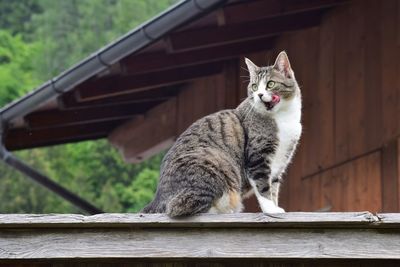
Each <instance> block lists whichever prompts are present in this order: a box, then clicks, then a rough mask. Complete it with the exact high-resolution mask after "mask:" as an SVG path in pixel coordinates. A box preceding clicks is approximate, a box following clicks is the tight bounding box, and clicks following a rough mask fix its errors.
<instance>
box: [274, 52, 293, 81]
mask: <svg viewBox="0 0 400 267" xmlns="http://www.w3.org/2000/svg"><path fill="white" fill-rule="evenodd" d="M274 69H276V70H277V71H279V72H281V73H282V74H283V75H285V77H287V78H291V77H292V75H293V71H292V68H291V67H290V62H289V58H288V56H287V54H286V52H285V51H282V52H280V53H279V55H278V56H277V57H276V60H275V64H274Z"/></svg>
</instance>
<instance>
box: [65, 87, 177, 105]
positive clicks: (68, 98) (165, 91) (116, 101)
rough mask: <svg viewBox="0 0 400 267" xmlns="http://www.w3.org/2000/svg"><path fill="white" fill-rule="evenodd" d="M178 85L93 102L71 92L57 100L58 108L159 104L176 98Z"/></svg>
mask: <svg viewBox="0 0 400 267" xmlns="http://www.w3.org/2000/svg"><path fill="white" fill-rule="evenodd" d="M180 88H181V86H180V85H173V86H169V87H159V88H154V89H152V90H146V91H138V92H135V91H134V92H132V93H130V94H124V95H117V96H111V97H107V98H100V99H95V100H86V101H85V99H78V97H77V96H76V94H75V92H71V93H68V94H65V95H63V96H61V97H60V98H59V99H58V103H59V106H60V108H61V109H62V110H72V109H81V108H88V107H105V106H119V105H124V104H131V105H133V104H138V103H154V102H157V103H159V102H160V101H166V100H168V99H170V98H172V97H174V96H176V95H177V94H178V92H179V90H180Z"/></svg>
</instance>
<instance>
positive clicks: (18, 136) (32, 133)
mask: <svg viewBox="0 0 400 267" xmlns="http://www.w3.org/2000/svg"><path fill="white" fill-rule="evenodd" d="M124 122H126V119H122V120H113V121H105V122H95V123H86V124H80V125H70V126H65V127H55V128H51V129H48V128H44V129H39V130H31V129H25V128H16V129H10V130H8V131H7V133H6V136H5V138H4V141H5V146H6V147H7V149H8V150H18V149H26V148H34V147H42V146H51V145H59V144H65V143H72V142H79V141H85V140H95V139H100V138H105V137H107V135H108V134H109V133H110V132H111V131H112V130H113V129H114V128H115V127H117V126H118V125H120V124H122V123H124Z"/></svg>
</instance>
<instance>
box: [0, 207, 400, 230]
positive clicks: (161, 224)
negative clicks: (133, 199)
mask: <svg viewBox="0 0 400 267" xmlns="http://www.w3.org/2000/svg"><path fill="white" fill-rule="evenodd" d="M383 217H385V218H387V219H385V220H384V219H382V218H383ZM386 221H388V222H389V223H390V224H393V223H400V217H399V216H398V215H397V216H395V215H393V214H389V215H386V214H379V218H378V217H376V216H375V215H373V214H372V213H370V212H367V211H364V212H288V213H279V214H267V213H231V214H199V215H195V216H191V217H183V218H177V219H174V218H170V217H168V216H167V215H165V214H128V213H103V214H97V215H92V216H85V215H80V214H0V229H34V228H35V229H36V228H45V229H53V228H71V229H75V228H88V229H95V228H107V227H108V228H127V227H128V228H132V229H135V228H182V227H183V228H186V227H189V228H192V227H196V228H197V227H199V228H242V227H246V228H247V227H256V228H260V229H261V228H271V227H272V228H277V227H287V228H314V227H327V228H349V227H350V228H364V227H367V228H382V227H383V228H384V227H386ZM388 227H389V226H388Z"/></svg>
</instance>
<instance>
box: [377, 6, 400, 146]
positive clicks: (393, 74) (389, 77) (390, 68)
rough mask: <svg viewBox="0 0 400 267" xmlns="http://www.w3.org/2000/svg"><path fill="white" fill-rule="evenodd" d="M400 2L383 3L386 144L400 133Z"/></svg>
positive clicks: (383, 76)
mask: <svg viewBox="0 0 400 267" xmlns="http://www.w3.org/2000/svg"><path fill="white" fill-rule="evenodd" d="M399 8H400V4H399V1H397V0H387V1H384V2H382V8H381V14H379V15H380V17H381V19H382V21H381V23H380V27H381V28H380V29H381V37H382V40H381V42H382V45H381V55H382V65H381V66H384V67H382V68H381V69H380V70H379V72H380V74H379V75H381V77H382V81H381V82H382V85H381V86H380V87H381V88H382V90H381V94H382V98H381V99H382V104H381V106H382V107H383V109H382V123H383V136H384V140H385V141H386V142H388V141H390V140H392V139H393V138H394V137H396V136H398V135H399V133H400V123H399V114H400V113H399V111H400V110H399V104H398V103H399V99H400V94H399V88H400V75H399V70H400V63H399V62H400V61H399V58H400V52H399V48H398V44H397V33H398V30H399V29H400V26H399V22H398V20H397V19H398V18H400V15H398V13H399V11H398V9H399Z"/></svg>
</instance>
